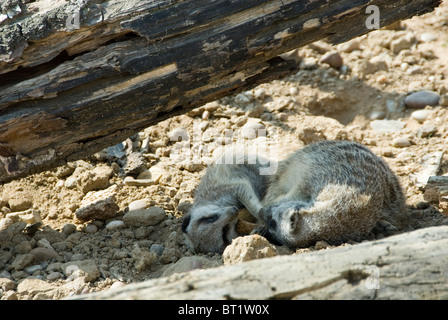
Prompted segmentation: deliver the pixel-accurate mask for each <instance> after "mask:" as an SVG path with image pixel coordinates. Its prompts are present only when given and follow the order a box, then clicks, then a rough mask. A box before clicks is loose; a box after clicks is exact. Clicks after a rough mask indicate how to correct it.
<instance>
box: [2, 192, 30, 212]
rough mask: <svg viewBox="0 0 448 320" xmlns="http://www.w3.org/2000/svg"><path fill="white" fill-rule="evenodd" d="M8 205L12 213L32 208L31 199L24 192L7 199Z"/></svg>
mask: <svg viewBox="0 0 448 320" xmlns="http://www.w3.org/2000/svg"><path fill="white" fill-rule="evenodd" d="M8 203H9V207H10V208H11V211H12V212H16V211H25V210H27V209H30V208H31V207H32V206H33V199H32V197H31V196H30V195H28V194H26V193H25V192H18V193H16V194H14V195H12V196H11V197H10V198H9V200H8Z"/></svg>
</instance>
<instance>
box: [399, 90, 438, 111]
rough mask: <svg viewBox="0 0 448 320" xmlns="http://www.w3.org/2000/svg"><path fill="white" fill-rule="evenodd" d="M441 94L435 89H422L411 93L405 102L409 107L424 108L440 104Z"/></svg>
mask: <svg viewBox="0 0 448 320" xmlns="http://www.w3.org/2000/svg"><path fill="white" fill-rule="evenodd" d="M439 100H440V95H439V94H437V93H436V92H434V91H429V90H422V91H417V92H414V93H411V94H410V95H408V96H407V97H406V98H405V99H404V104H405V105H406V107H408V108H424V107H426V106H436V105H438V104H439Z"/></svg>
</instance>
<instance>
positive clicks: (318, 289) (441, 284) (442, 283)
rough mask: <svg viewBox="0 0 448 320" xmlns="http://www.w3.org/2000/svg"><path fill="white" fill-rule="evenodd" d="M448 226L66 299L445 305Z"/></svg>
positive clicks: (194, 272)
mask: <svg viewBox="0 0 448 320" xmlns="http://www.w3.org/2000/svg"><path fill="white" fill-rule="evenodd" d="M447 265H448V226H439V227H431V228H426V229H419V230H417V231H413V232H410V233H404V234H401V235H396V236H392V237H388V238H385V239H382V240H377V241H372V242H366V243H361V244H357V245H352V246H347V247H340V248H335V249H331V250H320V251H315V252H308V253H302V254H296V255H290V256H277V257H272V258H264V259H263V260H262V261H261V260H253V261H248V262H243V263H240V264H235V265H231V266H226V267H218V268H212V269H206V270H194V271H190V272H188V273H181V274H175V275H172V276H170V277H166V278H159V279H152V280H148V281H145V282H142V283H138V284H130V285H127V286H124V287H121V288H118V289H113V290H109V291H103V292H99V293H94V294H87V295H82V296H75V297H71V299H118V300H121V299H170V300H175V299H186V300H188V299H191V300H195V299H249V300H250V299H260V300H261V299H447V298H448V282H447V279H448V273H447V269H446V266H447Z"/></svg>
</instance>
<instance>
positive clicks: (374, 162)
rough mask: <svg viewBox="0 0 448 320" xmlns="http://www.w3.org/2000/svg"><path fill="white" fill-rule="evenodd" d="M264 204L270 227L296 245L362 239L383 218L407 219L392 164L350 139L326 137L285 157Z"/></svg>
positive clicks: (285, 241)
mask: <svg viewBox="0 0 448 320" xmlns="http://www.w3.org/2000/svg"><path fill="white" fill-rule="evenodd" d="M262 204H263V209H261V210H260V212H259V213H258V215H259V217H260V218H261V219H262V220H263V221H264V222H265V224H266V228H267V230H268V231H269V233H270V234H271V235H272V236H273V237H274V238H275V239H277V240H278V241H279V242H280V243H282V244H284V245H287V246H289V247H290V248H298V247H306V246H309V245H312V244H313V243H315V242H316V241H318V240H325V241H327V242H329V243H333V244H338V243H342V242H344V241H347V240H349V239H352V240H360V239H362V238H363V237H365V236H366V235H367V234H368V233H369V232H370V231H371V230H372V229H373V228H374V226H375V224H376V223H377V222H378V220H380V219H384V220H386V221H388V222H390V223H392V224H394V225H398V224H400V223H402V221H400V219H401V218H402V217H403V213H404V212H405V198H404V195H403V192H402V189H401V186H400V183H399V181H398V179H397V177H396V176H395V174H394V173H393V172H392V171H391V169H390V168H389V166H388V165H387V164H386V163H385V162H384V161H383V160H382V159H381V158H379V157H378V156H376V155H375V154H373V152H372V151H370V150H369V149H368V148H367V147H365V146H363V145H361V144H359V143H356V142H350V141H320V142H317V143H315V144H311V145H308V146H306V147H304V148H302V149H300V150H298V151H297V152H295V153H294V154H292V155H291V156H290V157H289V158H287V159H286V160H284V161H282V162H280V163H279V164H278V170H277V172H276V174H274V175H272V176H270V177H269V187H268V190H267V192H266V195H265V197H264V198H263V200H262ZM261 229H262V228H261ZM259 231H260V230H259ZM261 234H262V232H261Z"/></svg>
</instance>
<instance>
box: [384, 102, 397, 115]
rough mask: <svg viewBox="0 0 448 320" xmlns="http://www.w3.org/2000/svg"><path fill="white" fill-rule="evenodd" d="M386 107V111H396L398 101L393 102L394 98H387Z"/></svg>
mask: <svg viewBox="0 0 448 320" xmlns="http://www.w3.org/2000/svg"><path fill="white" fill-rule="evenodd" d="M386 108H387V111H388V112H390V113H394V112H397V110H398V103H397V102H395V101H394V100H387V101H386Z"/></svg>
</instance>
